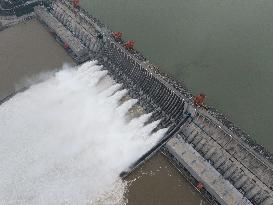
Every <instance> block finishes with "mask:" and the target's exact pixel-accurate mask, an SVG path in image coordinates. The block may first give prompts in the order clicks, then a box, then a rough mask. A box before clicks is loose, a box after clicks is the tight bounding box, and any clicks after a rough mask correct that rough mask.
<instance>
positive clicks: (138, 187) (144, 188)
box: [0, 20, 206, 205]
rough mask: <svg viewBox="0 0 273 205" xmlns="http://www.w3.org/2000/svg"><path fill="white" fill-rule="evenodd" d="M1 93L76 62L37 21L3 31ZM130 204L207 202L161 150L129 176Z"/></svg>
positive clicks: (6, 92) (8, 92) (174, 204)
mask: <svg viewBox="0 0 273 205" xmlns="http://www.w3.org/2000/svg"><path fill="white" fill-rule="evenodd" d="M0 39H1V41H0V97H1V98H3V97H5V96H6V95H8V94H10V93H11V92H13V91H14V90H15V89H18V88H20V87H22V86H24V85H26V79H31V78H32V77H33V76H36V75H37V74H39V73H41V72H48V71H52V70H54V69H56V68H58V67H61V66H62V65H63V63H73V61H72V59H71V58H70V57H69V56H68V55H67V53H66V52H65V51H64V49H63V48H62V47H61V46H60V45H59V44H57V43H56V41H55V40H54V39H53V38H52V36H50V34H49V33H48V32H47V31H46V30H45V29H44V27H42V26H41V25H40V24H39V23H38V22H37V21H35V20H33V21H30V22H28V23H25V24H19V25H17V26H15V27H12V28H9V29H7V30H5V31H2V32H0ZM128 179H129V180H131V181H132V183H131V185H130V186H129V190H128V193H127V198H128V204H132V205H134V204H136V205H140V204H143V205H145V204H149V205H153V204H155V205H165V204H171V205H178V204H179V205H181V204H184V205H199V204H202V205H205V204H206V203H205V202H204V201H203V199H202V198H201V197H200V195H199V194H198V193H197V192H196V191H195V190H194V189H193V188H192V186H191V185H190V184H189V183H188V182H187V181H186V180H185V179H184V178H183V177H181V175H180V174H179V172H178V171H177V170H176V169H175V168H174V167H172V165H170V164H169V162H168V161H167V160H166V159H165V158H164V157H163V156H162V155H161V154H158V155H156V156H155V157H153V158H152V159H150V160H149V162H148V163H146V164H144V165H143V166H141V167H140V169H138V170H137V171H136V172H135V173H133V174H132V175H131V176H130V177H129V178H128Z"/></svg>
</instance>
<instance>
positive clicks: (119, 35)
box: [112, 32, 123, 41]
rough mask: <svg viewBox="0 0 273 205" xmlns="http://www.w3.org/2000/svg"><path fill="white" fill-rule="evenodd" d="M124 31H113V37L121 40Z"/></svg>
mask: <svg viewBox="0 0 273 205" xmlns="http://www.w3.org/2000/svg"><path fill="white" fill-rule="evenodd" d="M122 34H123V33H122V32H113V33H112V35H113V37H114V38H115V39H116V40H117V41H120V40H121V37H122Z"/></svg>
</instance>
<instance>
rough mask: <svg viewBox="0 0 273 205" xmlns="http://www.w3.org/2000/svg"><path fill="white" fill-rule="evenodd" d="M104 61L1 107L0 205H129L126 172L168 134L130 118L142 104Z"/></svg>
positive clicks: (67, 72)
mask: <svg viewBox="0 0 273 205" xmlns="http://www.w3.org/2000/svg"><path fill="white" fill-rule="evenodd" d="M101 68H102V67H101V66H97V65H96V62H88V63H85V64H84V65H82V66H80V67H79V68H76V69H72V68H71V69H63V70H61V71H59V72H57V73H55V74H54V75H53V76H52V77H51V78H49V79H47V80H46V81H44V82H42V83H39V84H36V85H32V86H31V87H30V88H29V89H28V90H26V91H25V92H23V93H18V94H17V95H15V96H14V97H13V98H12V99H10V100H9V101H7V102H5V103H4V104H2V105H1V106H0V204H33V205H34V204H35V205H37V204H50V205H54V204H58V205H59V204H122V203H126V200H125V199H124V191H125V189H126V183H125V182H123V181H122V180H121V179H120V178H119V174H120V173H121V172H122V171H123V170H126V168H128V167H129V165H130V164H131V163H132V162H134V161H135V160H136V159H138V158H139V157H140V156H141V155H142V154H144V153H145V152H146V151H147V150H149V149H150V148H151V147H152V146H153V145H154V144H155V143H156V142H157V141H158V140H159V139H160V138H161V137H162V136H163V135H164V132H165V131H166V130H165V129H164V130H160V131H158V132H157V133H154V134H151V131H152V130H153V129H154V128H155V127H156V126H157V124H158V122H154V123H151V124H149V125H146V126H144V124H145V122H146V121H147V120H148V119H149V117H150V115H148V114H145V115H142V116H141V117H139V118H135V119H132V120H131V121H129V119H128V116H126V113H127V112H128V109H130V108H131V107H132V106H133V105H134V104H135V103H136V100H129V101H126V102H124V103H123V104H121V105H120V101H119V100H120V99H121V98H122V97H123V96H124V95H126V91H125V90H121V91H120V90H119V89H120V87H121V85H118V84H115V83H114V82H113V81H112V80H111V79H110V77H109V76H107V72H106V71H103V70H101Z"/></svg>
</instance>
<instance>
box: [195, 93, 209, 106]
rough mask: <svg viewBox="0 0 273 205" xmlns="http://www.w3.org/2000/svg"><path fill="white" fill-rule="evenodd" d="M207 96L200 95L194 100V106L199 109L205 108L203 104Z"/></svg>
mask: <svg viewBox="0 0 273 205" xmlns="http://www.w3.org/2000/svg"><path fill="white" fill-rule="evenodd" d="M205 98H206V96H205V95H204V94H199V95H197V96H196V97H195V98H194V101H193V103H194V105H195V106H197V107H203V106H204V105H203V103H204V101H205Z"/></svg>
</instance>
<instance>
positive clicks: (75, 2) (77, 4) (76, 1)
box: [72, 0, 80, 8]
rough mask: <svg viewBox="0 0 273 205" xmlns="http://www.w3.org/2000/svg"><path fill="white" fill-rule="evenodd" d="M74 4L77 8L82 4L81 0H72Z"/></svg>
mask: <svg viewBox="0 0 273 205" xmlns="http://www.w3.org/2000/svg"><path fill="white" fill-rule="evenodd" d="M72 5H73V7H74V8H77V7H78V6H80V0H72Z"/></svg>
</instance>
